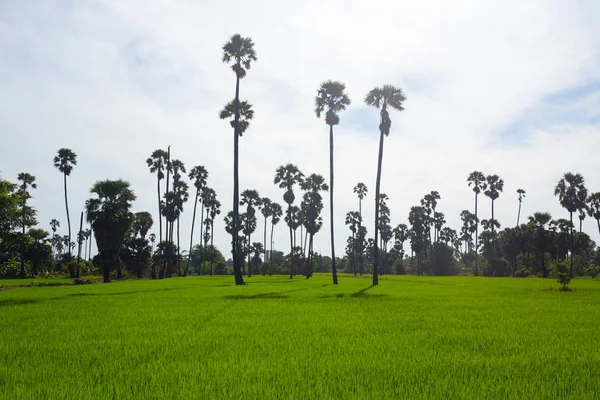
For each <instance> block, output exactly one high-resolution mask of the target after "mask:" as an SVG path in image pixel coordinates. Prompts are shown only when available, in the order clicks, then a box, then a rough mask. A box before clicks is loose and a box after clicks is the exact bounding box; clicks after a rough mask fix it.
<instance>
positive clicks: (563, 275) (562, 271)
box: [553, 262, 571, 291]
mask: <svg viewBox="0 0 600 400" xmlns="http://www.w3.org/2000/svg"><path fill="white" fill-rule="evenodd" d="M553 274H554V276H555V277H556V281H557V282H558V283H560V284H561V285H562V287H561V288H560V290H561V291H568V290H569V288H568V287H567V285H568V284H569V283H571V277H570V275H569V266H568V265H567V264H566V263H565V262H559V263H555V265H554V273H553Z"/></svg>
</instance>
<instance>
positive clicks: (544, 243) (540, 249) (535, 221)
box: [529, 212, 552, 278]
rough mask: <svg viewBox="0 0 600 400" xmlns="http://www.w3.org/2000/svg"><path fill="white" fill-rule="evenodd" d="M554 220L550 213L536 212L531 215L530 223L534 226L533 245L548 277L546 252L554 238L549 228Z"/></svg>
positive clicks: (543, 272)
mask: <svg viewBox="0 0 600 400" xmlns="http://www.w3.org/2000/svg"><path fill="white" fill-rule="evenodd" d="M550 221H552V216H551V215H550V214H548V213H542V212H536V213H534V214H533V215H532V216H530V217H529V224H530V225H531V227H532V233H533V235H532V237H531V247H532V249H533V250H534V251H535V253H536V255H537V256H538V260H539V262H540V265H541V266H542V274H543V275H544V278H547V277H548V270H547V268H546V263H545V260H544V258H545V256H544V255H545V254H546V252H548V251H549V250H550V246H551V245H552V238H551V236H550V232H549V230H548V224H550Z"/></svg>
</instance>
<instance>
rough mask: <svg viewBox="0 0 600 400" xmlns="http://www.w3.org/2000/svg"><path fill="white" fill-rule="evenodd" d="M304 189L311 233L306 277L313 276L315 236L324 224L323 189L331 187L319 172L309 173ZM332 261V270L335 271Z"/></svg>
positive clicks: (304, 203)
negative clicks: (322, 216)
mask: <svg viewBox="0 0 600 400" xmlns="http://www.w3.org/2000/svg"><path fill="white" fill-rule="evenodd" d="M301 188H302V190H305V191H306V193H304V196H303V201H302V205H301V208H302V211H304V215H305V224H306V232H307V233H308V235H309V242H308V243H309V244H308V263H307V270H306V277H307V278H309V277H311V276H312V263H311V260H312V255H313V254H314V249H313V238H314V236H315V234H316V233H317V232H318V231H319V230H320V229H321V226H322V225H323V219H322V218H321V211H322V210H323V197H322V196H321V193H320V192H322V191H327V190H328V189H329V188H328V186H327V184H326V183H325V178H323V176H321V175H318V174H311V175H309V176H308V177H307V178H306V179H305V180H304V182H302V184H301ZM333 268H334V267H333V263H332V271H333ZM334 276H335V279H334V284H337V276H336V275H334Z"/></svg>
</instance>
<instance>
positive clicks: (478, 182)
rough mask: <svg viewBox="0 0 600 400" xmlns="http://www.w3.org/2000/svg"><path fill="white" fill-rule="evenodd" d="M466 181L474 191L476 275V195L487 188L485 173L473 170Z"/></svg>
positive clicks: (477, 228)
mask: <svg viewBox="0 0 600 400" xmlns="http://www.w3.org/2000/svg"><path fill="white" fill-rule="evenodd" d="M467 182H468V183H469V187H470V186H473V192H475V223H476V225H475V276H477V272H478V271H477V269H478V259H479V257H478V256H477V252H478V249H479V243H478V240H479V239H478V238H479V217H478V215H477V196H479V193H481V192H482V191H484V190H485V189H487V183H486V181H485V175H483V173H482V172H479V171H473V172H471V173H470V174H469V177H468V178H467Z"/></svg>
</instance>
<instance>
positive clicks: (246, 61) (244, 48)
mask: <svg viewBox="0 0 600 400" xmlns="http://www.w3.org/2000/svg"><path fill="white" fill-rule="evenodd" d="M256 60H257V57H256V51H255V50H254V42H253V41H252V39H250V38H244V37H242V36H241V35H239V34H237V33H236V34H235V35H233V36H231V38H230V39H229V41H228V42H227V43H225V44H224V45H223V62H224V63H230V64H231V69H232V70H233V72H234V73H235V78H236V80H235V100H234V107H233V108H234V110H233V115H234V119H233V223H234V224H235V226H234V229H233V231H234V232H236V234H237V232H238V231H239V229H238V227H237V224H238V223H239V208H238V207H239V190H240V189H239V172H238V158H239V142H238V135H239V136H241V134H242V133H243V131H242V130H241V129H240V128H243V126H241V124H240V109H241V107H240V80H241V79H243V78H244V77H246V73H247V71H248V70H249V69H250V66H251V64H252V63H253V62H255V61H256ZM221 115H223V114H221ZM237 242H238V241H237V239H236V237H233V240H232V245H233V251H232V252H233V257H234V258H233V272H234V275H235V283H236V285H243V284H244V278H243V277H242V272H241V269H240V262H239V261H240V260H238V254H239V252H238V251H237V249H236V247H237Z"/></svg>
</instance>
